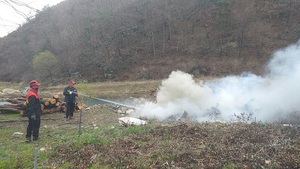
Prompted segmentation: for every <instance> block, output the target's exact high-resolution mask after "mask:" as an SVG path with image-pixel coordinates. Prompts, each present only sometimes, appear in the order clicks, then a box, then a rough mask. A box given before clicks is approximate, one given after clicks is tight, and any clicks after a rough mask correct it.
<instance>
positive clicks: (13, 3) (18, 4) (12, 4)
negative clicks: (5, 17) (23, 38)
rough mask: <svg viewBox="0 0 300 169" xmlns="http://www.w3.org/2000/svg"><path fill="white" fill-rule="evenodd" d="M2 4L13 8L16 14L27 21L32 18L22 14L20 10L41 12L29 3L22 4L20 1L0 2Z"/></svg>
mask: <svg viewBox="0 0 300 169" xmlns="http://www.w3.org/2000/svg"><path fill="white" fill-rule="evenodd" d="M0 4H4V5H5V6H8V7H10V8H12V9H13V10H14V11H15V12H16V14H18V15H20V16H22V17H24V18H25V19H27V20H29V19H30V16H28V15H27V14H26V13H24V12H22V11H21V10H20V8H23V7H25V8H27V9H29V10H32V11H34V12H39V10H38V9H36V8H34V7H32V6H30V5H28V4H27V3H25V2H22V1H20V0H0Z"/></svg>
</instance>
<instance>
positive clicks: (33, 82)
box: [29, 80, 41, 87]
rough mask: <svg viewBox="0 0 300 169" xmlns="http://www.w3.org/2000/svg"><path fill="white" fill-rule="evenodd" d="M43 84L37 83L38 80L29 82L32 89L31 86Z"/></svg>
mask: <svg viewBox="0 0 300 169" xmlns="http://www.w3.org/2000/svg"><path fill="white" fill-rule="evenodd" d="M40 85H41V84H40V83H39V82H38V81H36V80H31V81H30V82H29V86H30V87H31V86H40Z"/></svg>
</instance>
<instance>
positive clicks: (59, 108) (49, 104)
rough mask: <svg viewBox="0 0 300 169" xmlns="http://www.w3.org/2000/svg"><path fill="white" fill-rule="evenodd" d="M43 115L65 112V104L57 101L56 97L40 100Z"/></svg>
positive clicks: (57, 97)
mask: <svg viewBox="0 0 300 169" xmlns="http://www.w3.org/2000/svg"><path fill="white" fill-rule="evenodd" d="M41 103H42V110H43V113H53V112H65V111H66V103H65V102H62V101H61V100H60V99H59V96H58V95H54V96H53V97H52V98H43V99H41Z"/></svg>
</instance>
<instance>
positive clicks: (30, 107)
mask: <svg viewBox="0 0 300 169" xmlns="http://www.w3.org/2000/svg"><path fill="white" fill-rule="evenodd" d="M40 85H41V84H40V83H39V82H38V81H36V80H32V81H30V82H29V86H30V89H29V91H28V93H27V95H26V116H27V117H28V126H27V133H26V142H27V143H28V142H31V137H32V140H33V141H36V140H38V139H39V129H40V124H41V114H42V108H41V101H40V98H39V94H38V90H39V86H40Z"/></svg>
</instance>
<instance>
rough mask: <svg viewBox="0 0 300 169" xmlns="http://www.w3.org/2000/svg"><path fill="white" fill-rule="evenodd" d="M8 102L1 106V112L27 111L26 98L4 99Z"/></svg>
mask: <svg viewBox="0 0 300 169" xmlns="http://www.w3.org/2000/svg"><path fill="white" fill-rule="evenodd" d="M2 101H4V102H7V103H6V104H2V105H0V111H1V112H18V113H22V112H23V111H24V110H25V109H26V104H24V103H25V98H23V97H22V98H14V99H2Z"/></svg>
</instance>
